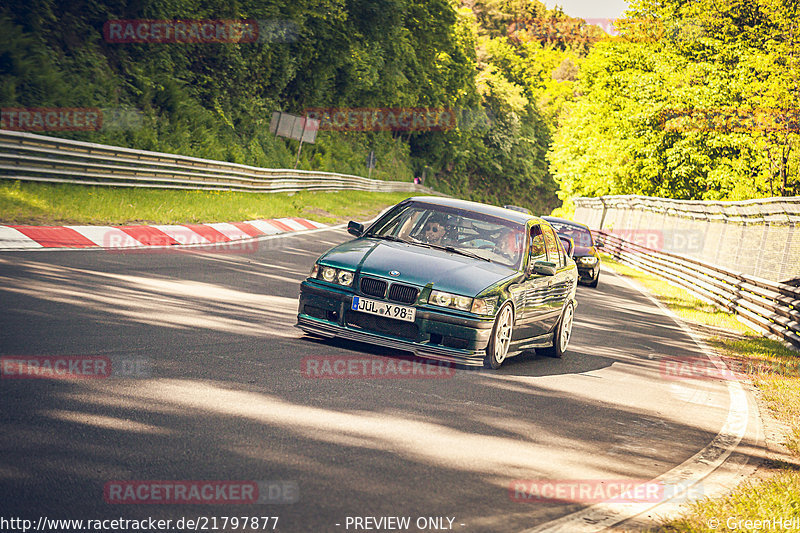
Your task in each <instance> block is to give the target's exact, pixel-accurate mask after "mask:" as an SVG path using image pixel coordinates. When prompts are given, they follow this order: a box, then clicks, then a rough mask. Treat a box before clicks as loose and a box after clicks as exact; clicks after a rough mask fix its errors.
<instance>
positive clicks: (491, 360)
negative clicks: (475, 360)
mask: <svg viewBox="0 0 800 533" xmlns="http://www.w3.org/2000/svg"><path fill="white" fill-rule="evenodd" d="M513 332H514V310H513V309H512V307H511V304H509V303H506V304H504V305H503V306H502V307H501V308H500V311H498V312H497V316H496V317H495V319H494V326H493V327H492V336H491V338H490V339H489V344H488V345H486V358H485V359H484V360H483V366H484V367H486V368H491V369H493V370H497V369H498V368H500V365H502V364H503V361H505V360H506V356H507V355H508V347H509V345H510V344H511V334H512V333H513Z"/></svg>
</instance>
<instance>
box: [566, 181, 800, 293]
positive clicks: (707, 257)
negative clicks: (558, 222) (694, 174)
mask: <svg viewBox="0 0 800 533" xmlns="http://www.w3.org/2000/svg"><path fill="white" fill-rule="evenodd" d="M574 202H575V219H576V220H580V221H581V222H583V223H585V224H586V225H588V226H589V227H590V228H592V229H595V230H603V231H606V232H613V233H615V234H616V235H619V236H620V237H622V238H627V239H628V240H632V241H636V242H639V243H640V244H644V245H646V246H650V247H653V248H658V249H659V250H664V251H667V252H672V253H678V254H682V255H685V256H689V257H692V258H694V259H696V260H699V261H703V262H709V263H713V264H715V265H718V266H720V267H723V268H725V269H727V270H729V271H733V272H743V273H746V274H750V275H752V276H757V277H760V278H765V279H768V280H772V281H775V282H784V283H786V282H789V281H790V280H792V279H793V278H797V279H800V261H798V260H797V258H798V257H800V197H798V196H795V197H780V198H757V199H753V200H743V201H717V200H673V199H669V198H652V197H646V196H633V195H628V196H602V197H599V198H576V199H574ZM626 234H628V235H630V237H627V236H626ZM637 235H638V237H640V238H633V237H636V236H637ZM651 237H653V238H658V239H659V240H660V244H659V246H654V245H653V244H648V243H647V242H643V241H642V238H651Z"/></svg>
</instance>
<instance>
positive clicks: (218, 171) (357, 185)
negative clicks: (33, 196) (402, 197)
mask: <svg viewBox="0 0 800 533" xmlns="http://www.w3.org/2000/svg"><path fill="white" fill-rule="evenodd" d="M0 179H11V180H21V181H41V182H51V183H77V184H82V185H105V186H114V187H149V188H162V189H202V190H215V191H239V192H260V193H276V192H297V191H308V190H311V191H341V190H360V191H375V192H414V191H420V192H425V193H428V194H437V193H436V192H434V191H433V190H431V189H429V188H427V187H423V186H420V185H417V184H414V183H411V182H405V181H381V180H373V179H368V178H364V177H361V176H353V175H349V174H336V173H330V172H310V171H305V170H287V169H266V168H259V167H251V166H248V165H239V164H236V163H226V162H224V161H214V160H210V159H200V158H196V157H187V156H181V155H174V154H166V153H160V152H148V151H144V150H133V149H130V148H122V147H117V146H109V145H104V144H95V143H87V142H81V141H73V140H69V139H59V138H57V137H46V136H42V135H35V134H32V133H25V132H17V131H8V130H0Z"/></svg>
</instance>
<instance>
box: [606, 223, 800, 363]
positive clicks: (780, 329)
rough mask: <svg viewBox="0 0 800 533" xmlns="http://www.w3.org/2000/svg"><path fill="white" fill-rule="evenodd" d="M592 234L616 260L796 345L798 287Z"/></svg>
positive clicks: (799, 343)
mask: <svg viewBox="0 0 800 533" xmlns="http://www.w3.org/2000/svg"><path fill="white" fill-rule="evenodd" d="M592 233H593V234H594V235H595V236H596V237H597V238H600V239H602V240H603V241H604V242H605V248H604V249H605V251H607V252H608V253H610V254H611V255H612V256H613V257H614V258H615V259H617V260H618V261H620V262H623V263H626V264H629V265H631V266H634V267H636V268H638V269H640V270H644V271H646V272H650V273H652V274H655V275H657V276H660V277H662V278H665V279H667V280H669V281H672V282H674V283H677V284H678V285H681V286H683V287H685V288H686V289H688V290H689V291H690V292H692V293H694V294H695V295H697V296H700V297H701V298H703V299H705V300H708V301H711V302H713V303H714V304H715V305H717V306H719V307H720V308H722V309H725V310H728V311H730V312H733V313H736V314H738V315H739V316H740V317H741V318H742V319H743V320H745V321H747V322H749V323H751V324H753V325H754V326H755V327H756V329H760V330H761V331H765V332H768V333H770V334H772V335H775V336H777V337H780V338H781V339H783V340H785V341H787V342H789V343H791V344H792V345H793V346H794V347H796V348H800V288H798V287H794V286H792V285H788V284H786V283H779V282H775V281H769V280H766V279H763V278H757V277H755V276H750V275H747V274H741V273H737V272H731V271H729V270H726V269H724V268H721V267H719V266H716V265H711V264H708V263H704V262H701V261H698V260H696V259H692V258H688V257H685V256H681V255H677V254H673V253H669V252H662V251H657V250H654V249H652V248H647V247H645V246H641V245H639V244H635V243H632V242H629V241H626V240H624V239H621V238H619V237H618V236H616V235H613V234H611V233H608V232H605V231H598V230H593V231H592Z"/></svg>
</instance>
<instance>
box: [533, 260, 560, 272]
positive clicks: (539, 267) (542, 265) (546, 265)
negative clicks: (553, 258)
mask: <svg viewBox="0 0 800 533" xmlns="http://www.w3.org/2000/svg"><path fill="white" fill-rule="evenodd" d="M533 273H534V274H539V275H541V276H555V275H556V264H555V263H551V262H550V261H536V262H535V263H533Z"/></svg>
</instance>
